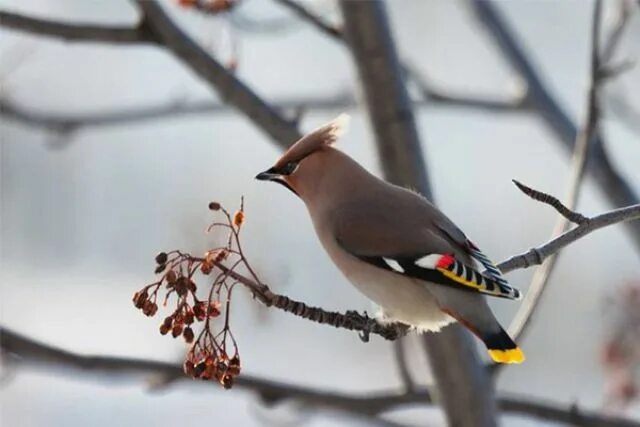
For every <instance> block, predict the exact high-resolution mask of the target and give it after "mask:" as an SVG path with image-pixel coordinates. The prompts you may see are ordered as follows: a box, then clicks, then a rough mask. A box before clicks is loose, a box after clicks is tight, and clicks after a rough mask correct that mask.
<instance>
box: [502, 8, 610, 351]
mask: <svg viewBox="0 0 640 427" xmlns="http://www.w3.org/2000/svg"><path fill="white" fill-rule="evenodd" d="M601 19H602V2H601V0H596V1H595V3H594V7H593V17H592V25H591V58H590V61H589V62H590V73H589V74H590V75H589V78H590V86H589V90H588V94H587V108H586V113H585V116H586V117H585V119H584V124H583V125H582V127H581V129H580V132H579V133H578V134H577V136H576V141H575V144H574V150H573V156H572V159H571V174H570V176H569V182H568V183H567V195H566V197H565V202H564V204H563V203H560V201H559V200H558V199H555V198H551V199H548V200H549V202H548V203H549V204H551V205H552V206H554V207H555V208H556V209H557V210H558V212H559V213H560V215H559V216H558V219H557V220H556V224H555V226H554V227H553V230H552V231H551V238H552V239H553V238H555V237H557V236H559V235H560V234H562V233H564V232H565V231H566V230H567V227H569V224H570V223H571V222H574V223H577V224H581V223H582V224H583V223H585V222H586V221H588V220H587V219H586V218H585V217H584V216H582V215H580V214H577V213H575V212H573V209H575V207H576V205H577V203H578V198H579V196H580V186H581V184H582V179H583V177H584V171H585V166H586V164H587V159H588V157H589V152H590V150H589V146H590V144H591V143H592V141H593V140H594V139H595V137H596V136H597V133H598V125H599V121H600V116H599V109H598V94H599V89H600V83H601V82H602V79H600V78H599V75H600V72H601V69H602V67H601V64H600V53H599V47H598V46H599V43H600V27H601ZM516 185H518V183H516ZM518 187H519V188H520V189H521V190H523V191H524V189H526V187H525V186H522V185H518ZM525 194H527V193H526V191H525ZM539 194H540V193H538V195H539ZM528 195H529V196H530V197H533V198H534V199H535V198H536V197H535V196H536V193H535V192H529V193H528ZM554 199H555V200H554ZM542 200H544V197H543V198H542ZM554 202H555V203H554ZM559 255H560V253H559V252H556V253H555V254H553V255H551V256H550V257H549V258H547V259H546V260H545V262H544V263H542V265H541V266H540V267H539V268H538V269H537V270H536V272H535V273H534V275H533V278H532V279H531V283H530V285H529V287H528V289H527V294H526V296H525V298H524V300H523V301H522V304H521V305H520V308H519V309H518V312H517V313H516V315H515V316H514V318H513V320H512V321H511V325H510V326H509V335H511V338H513V339H514V340H517V339H518V338H519V337H520V336H521V335H522V334H523V333H524V332H526V330H527V327H528V326H529V325H530V324H531V323H530V321H531V318H532V316H533V313H534V311H535V310H536V308H537V307H538V306H539V304H540V302H541V301H542V296H543V294H544V291H545V289H546V286H547V283H549V278H550V277H551V274H552V273H553V269H554V267H555V265H556V261H557V259H558V256H559Z"/></svg>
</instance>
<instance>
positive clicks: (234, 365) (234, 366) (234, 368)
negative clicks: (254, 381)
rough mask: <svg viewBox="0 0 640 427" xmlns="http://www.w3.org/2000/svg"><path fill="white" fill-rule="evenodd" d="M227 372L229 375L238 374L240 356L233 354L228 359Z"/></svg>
mask: <svg viewBox="0 0 640 427" xmlns="http://www.w3.org/2000/svg"><path fill="white" fill-rule="evenodd" d="M228 372H229V375H233V376H237V375H240V357H238V355H235V356H233V358H232V359H231V360H230V361H229V369H228Z"/></svg>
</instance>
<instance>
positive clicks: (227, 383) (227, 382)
mask: <svg viewBox="0 0 640 427" xmlns="http://www.w3.org/2000/svg"><path fill="white" fill-rule="evenodd" d="M220 384H222V387H224V388H225V389H227V390H229V389H230V388H231V387H233V377H232V376H231V375H225V376H224V377H222V380H221V381H220Z"/></svg>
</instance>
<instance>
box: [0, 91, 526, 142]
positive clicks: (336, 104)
mask: <svg viewBox="0 0 640 427" xmlns="http://www.w3.org/2000/svg"><path fill="white" fill-rule="evenodd" d="M495 102H496V103H494V101H493V100H489V99H486V100H483V99H474V98H463V97H461V98H453V97H451V98H446V99H445V98H443V99H442V100H438V101H435V102H434V100H423V99H421V100H414V101H413V106H414V108H435V107H439V106H445V107H459V108H486V109H491V110H494V111H500V112H507V113H509V112H513V111H514V109H513V108H512V107H508V106H507V105H506V104H503V105H502V106H500V102H501V101H495ZM481 104H484V106H483V107H480V105H481ZM271 105H272V106H273V108H275V109H276V110H278V111H280V112H282V113H283V114H284V113H286V115H287V116H290V115H291V112H295V111H301V110H302V111H307V110H314V111H323V110H327V111H345V110H349V109H355V108H358V107H359V106H360V105H359V103H358V101H357V100H356V99H355V98H354V97H353V96H352V95H350V94H349V93H347V92H340V93H336V94H335V95H322V96H318V97H300V98H296V97H292V98H283V99H276V100H274V101H273V102H272V103H271ZM232 112H233V109H232V107H230V106H229V105H227V104H223V103H218V102H213V101H192V102H188V103H183V102H171V101H169V102H165V103H161V104H158V105H147V106H139V107H120V108H115V109H113V110H103V111H95V112H82V113H66V114H65V113H61V112H58V111H55V112H51V111H40V110H35V109H31V108H28V107H26V106H22V105H18V104H17V103H15V102H13V101H9V100H6V99H0V115H1V116H3V117H6V118H7V119H10V120H13V121H15V122H17V123H21V124H23V125H25V126H30V127H35V128H42V129H45V130H50V131H53V132H62V133H65V132H71V131H80V130H82V129H85V128H98V127H103V126H119V125H123V124H127V123H137V122H144V121H150V120H160V119H164V118H167V117H183V116H190V115H198V114H228V113H232ZM294 121H297V120H294Z"/></svg>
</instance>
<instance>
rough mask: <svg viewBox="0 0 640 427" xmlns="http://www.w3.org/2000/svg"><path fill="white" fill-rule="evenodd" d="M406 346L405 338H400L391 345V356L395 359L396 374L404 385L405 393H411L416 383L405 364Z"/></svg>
mask: <svg viewBox="0 0 640 427" xmlns="http://www.w3.org/2000/svg"><path fill="white" fill-rule="evenodd" d="M407 344H408V341H407V337H400V338H398V339H397V340H396V341H395V342H394V343H393V355H394V357H395V359H396V366H397V368H398V374H399V375H400V379H401V380H402V384H403V385H404V389H405V391H406V392H412V391H414V390H415V389H416V383H415V381H413V378H412V377H411V372H410V371H409V365H408V364H407V350H406V348H405V346H406V345H407Z"/></svg>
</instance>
